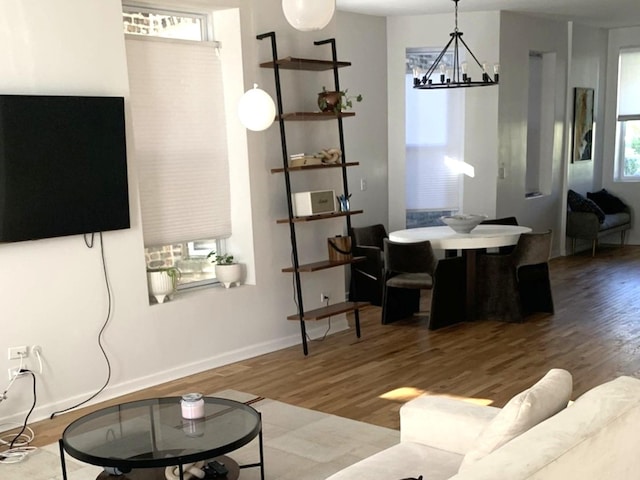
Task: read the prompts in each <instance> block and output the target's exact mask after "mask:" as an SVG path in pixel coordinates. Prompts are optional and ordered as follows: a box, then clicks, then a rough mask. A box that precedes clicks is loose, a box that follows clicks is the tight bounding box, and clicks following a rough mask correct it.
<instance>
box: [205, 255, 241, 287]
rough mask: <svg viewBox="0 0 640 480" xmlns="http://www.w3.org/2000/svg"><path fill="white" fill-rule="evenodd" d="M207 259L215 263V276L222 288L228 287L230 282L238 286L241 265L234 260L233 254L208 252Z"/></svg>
mask: <svg viewBox="0 0 640 480" xmlns="http://www.w3.org/2000/svg"><path fill="white" fill-rule="evenodd" d="M207 259H208V260H209V261H210V262H212V263H213V264H214V265H215V272H216V278H217V279H218V281H219V282H220V283H221V284H223V285H224V288H229V287H230V286H231V285H232V284H235V286H236V287H238V286H240V280H241V279H242V265H241V264H239V263H237V262H235V261H234V258H233V255H229V254H227V253H223V254H218V253H216V252H210V253H209V255H207Z"/></svg>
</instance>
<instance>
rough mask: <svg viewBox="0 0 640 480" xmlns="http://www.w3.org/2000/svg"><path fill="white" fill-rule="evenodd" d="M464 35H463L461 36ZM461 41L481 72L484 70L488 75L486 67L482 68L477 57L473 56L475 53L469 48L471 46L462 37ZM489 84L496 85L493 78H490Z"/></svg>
mask: <svg viewBox="0 0 640 480" xmlns="http://www.w3.org/2000/svg"><path fill="white" fill-rule="evenodd" d="M461 35H462V34H461ZM460 41H461V42H462V45H464V48H466V49H467V52H469V55H471V57H472V58H473V59H474V60H475V62H476V63H477V64H478V66H479V67H480V70H482V72H483V73H486V74H488V73H489V72H487V71H486V70H485V69H484V67H483V66H482V64H481V63H480V62H479V61H478V59H477V58H476V56H475V55H474V54H473V52H472V51H471V49H470V48H469V45H467V44H466V43H465V41H464V40H463V39H462V37H460ZM488 79H489V82H491V83H494V82H493V80H491V77H488Z"/></svg>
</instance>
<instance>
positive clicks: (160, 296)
mask: <svg viewBox="0 0 640 480" xmlns="http://www.w3.org/2000/svg"><path fill="white" fill-rule="evenodd" d="M147 282H148V283H149V294H150V295H152V296H154V297H155V299H156V300H157V301H158V303H164V301H165V299H166V298H167V296H168V295H170V294H172V293H173V292H175V285H174V280H173V278H171V277H170V276H169V274H168V273H167V272H165V271H159V272H147Z"/></svg>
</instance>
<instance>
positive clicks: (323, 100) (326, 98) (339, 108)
mask: <svg viewBox="0 0 640 480" xmlns="http://www.w3.org/2000/svg"><path fill="white" fill-rule="evenodd" d="M348 91H349V90H348V89H344V90H340V91H329V90H327V89H326V88H325V87H322V91H321V92H320V93H318V107H320V110H322V111H323V112H334V113H339V112H343V111H345V110H348V109H350V108H353V102H354V100H355V101H356V102H361V101H362V95H361V94H358V95H348V93H347V92H348Z"/></svg>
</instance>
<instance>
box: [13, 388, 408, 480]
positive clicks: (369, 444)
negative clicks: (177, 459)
mask: <svg viewBox="0 0 640 480" xmlns="http://www.w3.org/2000/svg"><path fill="white" fill-rule="evenodd" d="M211 395H212V396H215V397H222V398H229V399H231V400H236V401H240V402H249V401H252V400H254V399H256V398H257V396H256V395H252V394H250V393H244V392H238V391H236V390H224V391H221V392H215V393H213V394H211ZM251 406H252V407H254V408H255V409H256V410H258V411H260V412H261V413H262V424H263V442H264V459H265V479H266V480H324V479H326V478H327V477H329V476H330V475H332V474H333V473H335V472H338V471H339V470H342V469H343V468H345V467H347V466H349V465H351V464H353V463H355V462H357V461H359V460H362V459H363V458H366V457H369V456H371V455H373V454H374V453H377V452H379V451H381V450H383V449H385V448H387V447H390V446H392V445H395V444H396V443H398V442H399V441H400V432H398V431H397V430H392V429H389V428H383V427H377V426H374V425H370V424H367V423H363V422H358V421H355V420H350V419H347V418H342V417H338V416H335V415H329V414H326V413H321V412H317V411H314V410H309V409H306V408H300V407H296V406H293V405H289V404H286V403H283V402H278V401H275V400H270V399H259V400H258V401H255V402H253V403H251ZM228 456H230V457H232V458H233V459H234V460H236V461H237V462H238V463H240V464H248V463H254V462H255V461H256V458H257V456H258V443H257V438H256V439H255V440H254V441H252V442H251V443H249V444H248V445H245V446H244V447H242V448H241V449H239V450H236V451H234V452H232V453H229V454H228ZM66 460H67V477H68V479H69V480H95V479H96V477H97V476H98V474H99V473H100V472H101V471H102V469H101V468H100V467H95V466H93V465H87V464H85V463H82V462H78V461H77V460H75V459H73V458H71V457H69V456H68V455H67V457H66ZM0 478H2V479H3V480H23V479H29V480H61V479H62V472H61V470H60V455H59V450H58V444H57V443H54V444H52V445H48V446H46V447H43V448H41V449H38V450H37V451H35V452H34V453H32V454H31V455H29V456H28V457H27V458H26V459H25V460H24V461H22V462H21V463H17V464H10V465H0ZM113 478H114V479H117V478H118V477H113ZM259 478H260V470H259V469H258V468H249V469H243V470H242V471H241V472H240V480H259Z"/></svg>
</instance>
